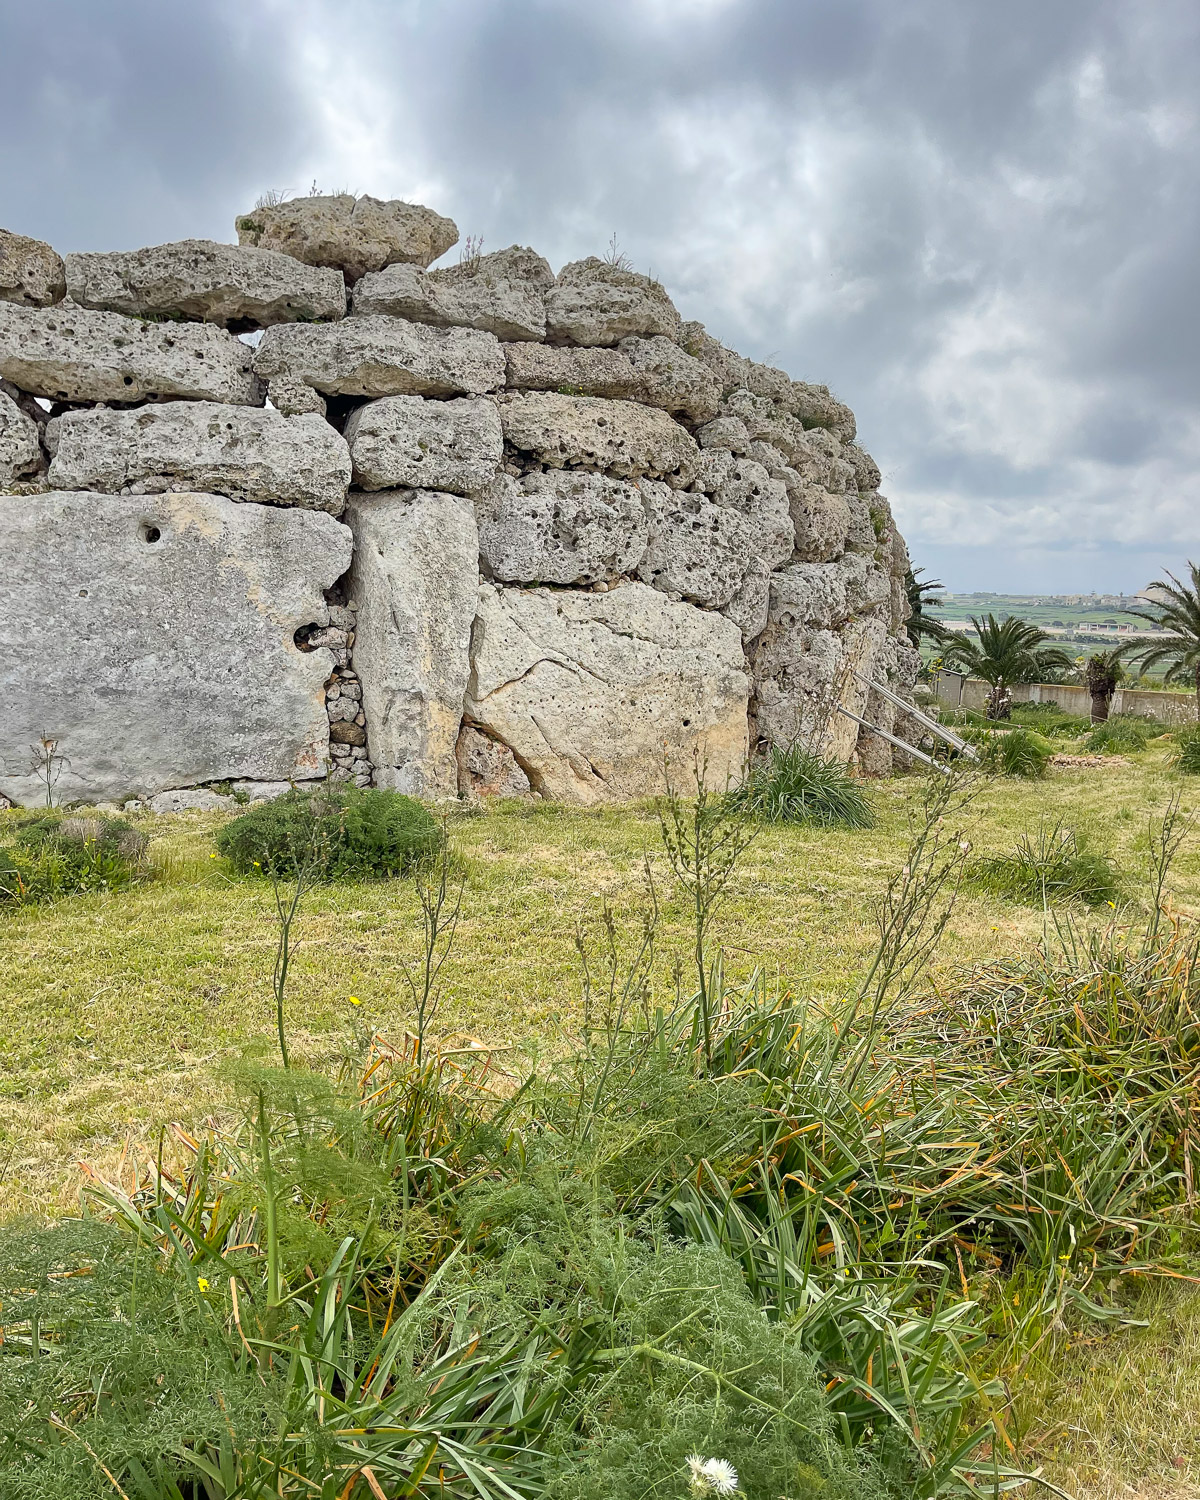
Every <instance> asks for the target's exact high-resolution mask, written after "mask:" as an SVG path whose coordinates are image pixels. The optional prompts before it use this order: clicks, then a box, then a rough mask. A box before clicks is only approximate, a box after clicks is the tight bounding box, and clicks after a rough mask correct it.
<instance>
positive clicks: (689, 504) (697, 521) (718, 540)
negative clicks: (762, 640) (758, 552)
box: [638, 480, 754, 609]
mask: <svg viewBox="0 0 1200 1500" xmlns="http://www.w3.org/2000/svg"><path fill="white" fill-rule="evenodd" d="M641 491H642V494H643V496H644V497H645V502H646V508H647V512H648V514H649V518H650V539H649V544H648V546H647V548H646V553H645V556H644V557H643V558H642V561H641V563H640V564H639V566H638V577H639V578H640V579H641V580H642V582H643V583H648V584H650V585H651V586H652V587H653V588H656V589H661V590H662V592H663V593H664V594H682V595H683V597H684V598H685V599H689V600H692V601H693V602H694V603H696V604H701V605H703V606H704V607H705V608H707V609H720V608H721V607H722V605H725V604H728V603H729V602H730V600H731V599H732V598H733V597H734V595H735V594H736V593H737V592H738V590H739V589H740V588H741V587H742V584H743V582H744V580H745V578H746V574H747V572H748V571H749V568H750V563H751V559H752V558H753V557H754V538H753V535H752V533H751V528H750V526H749V525H748V523H747V521H746V518H745V517H744V516H743V515H741V514H740V513H739V512H738V511H736V510H734V509H732V508H731V507H730V506H727V505H716V504H714V503H713V501H711V500H710V499H709V498H708V496H707V495H703V494H695V493H693V492H691V491H682V490H672V489H669V488H668V487H667V486H666V485H665V484H655V483H654V482H653V481H651V480H643V481H642V483H641Z"/></svg>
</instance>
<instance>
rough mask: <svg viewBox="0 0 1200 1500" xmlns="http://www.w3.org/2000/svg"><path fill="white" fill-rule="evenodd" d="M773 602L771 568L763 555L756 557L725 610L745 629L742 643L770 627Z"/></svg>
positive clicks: (724, 611) (726, 616) (754, 637)
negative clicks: (768, 622) (768, 624)
mask: <svg viewBox="0 0 1200 1500" xmlns="http://www.w3.org/2000/svg"><path fill="white" fill-rule="evenodd" d="M770 605H771V570H770V568H768V567H767V565H766V563H765V562H763V560H762V558H761V557H752V558H751V559H750V565H749V567H748V568H747V569H746V576H745V578H743V579H742V584H741V587H740V588H739V589H738V591H737V593H736V594H734V596H733V598H732V599H730V601H729V603H728V604H726V605H725V606H724V607H723V608H722V610H721V613H722V614H723V615H724V616H725V618H726V619H728V620H732V621H733V623H734V624H735V625H736V626H737V628H738V629H739V630H740V631H741V633H742V644H743V645H745V646H748V645H749V644H750V642H751V641H753V640H755V639H756V638H757V637H758V636H760V635H761V634H762V632H763V631H764V630H765V629H766V627H767V621H768V619H769V618H770Z"/></svg>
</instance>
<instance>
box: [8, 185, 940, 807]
mask: <svg viewBox="0 0 1200 1500" xmlns="http://www.w3.org/2000/svg"><path fill="white" fill-rule="evenodd" d="M236 228H237V234H238V240H239V243H238V244H237V245H224V244H218V243H215V242H213V241H210V240H184V241H181V242H179V243H176V244H167V245H157V246H152V247H149V248H147V249H144V250H138V251H132V252H128V251H122V252H112V253H108V252H88V253H86V254H76V255H68V256H66V257H65V261H64V260H63V259H60V258H59V256H58V255H56V254H55V252H54V251H53V250H52V249H51V248H50V247H49V246H48V245H44V244H41V243H39V242H38V241H36V240H32V239H29V238H27V237H24V236H21V235H18V234H13V233H8V232H6V231H0V521H2V525H3V532H2V534H3V537H4V555H5V565H4V568H3V570H0V653H2V655H0V695H2V705H0V707H2V713H0V797H3V798H6V799H8V800H11V801H13V802H18V803H31V802H35V801H38V800H40V799H41V798H43V797H44V795H45V785H44V769H45V768H44V763H43V764H42V765H39V752H38V750H37V748H36V747H37V746H38V745H39V743H40V742H41V741H43V740H44V739H52V740H54V741H55V742H56V753H57V755H58V756H59V757H60V759H59V760H58V762H57V763H56V770H57V777H58V780H57V785H56V789H55V790H56V795H57V797H58V798H59V799H60V800H80V801H83V800H88V801H101V800H103V801H123V800H125V799H127V798H140V799H150V800H152V803H153V805H154V806H156V807H176V806H188V805H220V804H219V801H216V800H214V794H213V793H212V792H211V791H196V790H191V789H195V788H204V787H206V786H208V787H211V786H212V785H213V784H214V783H224V782H230V781H232V782H233V783H234V784H235V786H236V787H239V788H241V789H242V790H243V791H245V793H246V794H247V795H272V794H275V793H277V792H278V791H279V790H280V789H282V788H284V787H286V786H287V785H289V784H290V783H293V782H296V781H304V782H310V781H314V780H317V779H319V778H321V777H324V776H330V777H333V778H334V779H338V780H345V781H353V782H354V783H356V784H357V785H360V786H363V785H370V784H376V785H381V786H390V787H397V788H400V789H403V790H407V791H413V792H416V793H418V794H421V795H432V796H439V795H454V794H456V793H458V794H471V793H477V794H480V795H490V794H493V793H502V794H513V793H521V792H529V791H533V792H536V793H539V794H541V795H543V796H546V797H555V798H561V799H564V800H569V801H576V802H582V803H593V802H598V801H605V800H614V799H620V798H631V797H639V796H644V795H647V794H653V793H655V792H657V791H658V790H660V788H661V784H662V770H663V756H664V754H666V755H667V756H668V757H669V759H670V761H671V762H672V764H673V765H674V766H675V767H676V768H678V770H679V771H680V773H681V774H683V772H684V769H685V768H686V767H688V766H690V765H692V764H693V763H694V761H695V759H696V756H697V754H699V756H701V757H703V758H704V759H705V760H706V761H707V765H708V774H709V775H710V777H713V778H715V779H717V780H719V781H721V782H724V781H725V780H726V779H727V778H729V779H736V778H737V777H738V776H739V775H740V773H741V771H742V768H743V766H744V764H745V761H746V757H747V755H748V754H749V753H751V752H753V751H755V750H759V749H762V748H763V747H765V746H769V745H783V744H787V743H790V742H791V741H792V740H794V739H795V738H797V737H804V738H806V739H808V740H809V741H811V742H815V743H819V744H821V745H822V747H823V748H824V749H825V751H826V752H827V753H829V754H832V755H836V756H838V757H839V758H840V759H842V760H846V761H855V762H856V763H857V764H858V765H859V766H860V767H861V768H862V769H863V770H864V771H865V772H868V773H882V772H884V771H887V770H888V769H890V767H891V761H892V752H891V749H890V747H889V746H888V744H887V742H886V741H884V740H882V739H879V738H878V737H876V736H872V735H871V734H870V733H869V732H868V731H867V730H866V729H863V728H860V726H859V724H858V723H857V722H856V721H855V720H854V719H851V718H848V717H846V716H845V715H841V714H838V713H837V712H835V711H834V710H835V706H836V705H837V704H839V703H840V704H841V705H842V706H843V707H844V708H846V709H849V710H850V711H851V712H852V713H854V714H856V715H858V716H859V718H861V719H865V720H866V721H867V722H868V723H871V724H877V725H878V726H879V727H881V728H884V729H887V730H889V731H893V732H897V733H901V732H902V726H901V729H899V730H898V729H896V716H895V709H894V707H893V706H892V705H891V704H889V703H888V702H887V701H886V700H884V699H883V698H882V696H881V695H880V694H878V693H875V692H873V691H872V689H871V687H870V684H871V682H872V681H881V682H884V683H886V684H887V685H888V686H890V687H891V689H892V690H893V691H894V692H898V693H899V694H901V695H902V696H907V695H908V694H909V692H910V690H911V687H912V683H913V681H914V679H915V672H916V667H917V658H916V654H915V653H914V652H913V651H912V650H911V648H910V647H909V645H908V643H907V639H906V637H905V633H904V621H905V617H906V614H907V596H906V592H905V587H904V581H905V575H906V572H907V568H908V557H907V553H906V550H905V546H904V542H903V540H902V538H901V537H900V534H899V532H898V531H897V529H896V526H895V523H894V521H893V519H892V515H891V511H890V509H889V507H888V503H887V501H886V499H884V497H883V496H882V495H881V494H880V493H879V483H880V477H879V470H878V469H877V467H876V466H875V464H874V463H873V462H872V460H871V459H870V457H869V456H868V455H867V454H866V453H865V452H864V451H863V450H862V449H861V448H860V447H859V446H858V444H857V442H856V434H855V424H854V417H853V414H852V413H851V412H850V411H849V410H848V409H847V408H846V407H845V406H843V405H842V404H841V403H840V402H838V401H836V400H835V399H834V398H833V397H832V396H831V395H830V393H829V391H828V390H827V389H826V388H825V387H824V386H820V385H809V384H805V383H803V382H799V381H795V380H792V379H791V378H790V377H789V376H788V375H786V374H784V373H783V372H782V371H781V370H776V369H772V368H770V367H768V366H766V365H761V364H757V363H755V362H754V361H752V360H748V359H744V358H742V357H741V356H740V355H738V354H735V353H734V352H733V351H732V350H729V349H726V348H725V347H724V346H723V345H722V344H720V343H719V342H718V341H717V340H716V339H714V338H712V337H710V336H709V335H708V334H707V333H706V332H705V329H704V327H703V325H701V324H699V323H689V322H685V321H684V320H683V319H682V318H681V317H680V315H679V312H678V311H677V310H676V308H675V307H674V305H673V304H672V302H671V299H670V297H669V296H668V294H667V292H666V291H665V290H664V288H663V287H662V286H661V285H659V283H658V282H656V281H654V280H652V279H650V278H649V277H647V276H642V275H639V274H637V273H636V272H634V271H632V270H629V269H628V268H626V267H625V266H623V265H619V264H617V265H614V264H612V263H610V262H609V261H605V260H600V259H596V258H595V257H591V258H588V259H586V260H582V261H577V262H574V263H573V264H571V265H567V266H564V267H563V268H562V269H561V270H560V271H559V272H558V273H557V275H556V274H555V273H554V271H553V270H552V269H551V267H550V266H549V264H548V263H547V262H546V261H545V260H544V259H543V258H542V257H541V256H540V255H538V254H537V253H536V252H535V251H533V250H531V249H528V248H526V247H523V246H512V247H511V248H509V249H507V250H501V251H498V252H496V253H494V254H488V255H481V254H478V253H468V254H465V255H463V256H462V258H461V259H460V261H459V262H458V264H450V265H446V266H443V267H437V268H434V269H432V270H431V269H430V266H431V265H432V263H433V262H434V261H435V260H437V259H438V258H439V257H440V256H442V255H444V254H445V253H446V252H447V251H448V250H449V249H450V248H451V247H452V246H453V245H454V244H455V242H456V241H457V238H458V232H457V229H456V227H455V226H454V224H453V223H452V222H451V221H450V220H449V219H446V218H444V217H443V216H441V215H439V214H436V213H434V212H433V211H432V210H430V209H427V208H424V207H421V206H420V205H415V204H406V203H401V202H382V201H380V200H377V199H373V198H366V197H360V198H355V197H352V196H350V195H347V194H342V195H338V196H335V197H311V198H305V199H297V200H294V201H290V202H286V203H282V204H275V205H269V206H260V207H258V208H255V209H253V210H251V211H250V212H248V213H246V214H243V215H241V216H240V217H239V218H238V220H237V224H236ZM901 717H903V716H901ZM42 760H43V762H44V755H43V756H42Z"/></svg>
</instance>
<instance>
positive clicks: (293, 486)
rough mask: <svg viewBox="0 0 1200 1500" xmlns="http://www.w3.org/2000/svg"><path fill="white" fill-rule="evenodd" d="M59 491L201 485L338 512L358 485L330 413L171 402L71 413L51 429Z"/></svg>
mask: <svg viewBox="0 0 1200 1500" xmlns="http://www.w3.org/2000/svg"><path fill="white" fill-rule="evenodd" d="M46 441H47V445H48V447H49V448H50V451H51V453H52V454H53V455H54V456H53V458H52V459H51V462H50V483H51V484H52V485H53V486H54V488H55V489H60V490H105V491H107V492H109V493H110V494H115V493H117V492H118V491H120V490H131V491H132V492H133V493H134V494H139V495H146V494H153V493H156V492H162V491H168V490H182V491H194V490H200V491H204V492H207V493H211V494H217V495H227V496H228V497H229V498H230V499H231V500H252V501H258V502H261V503H265V504H270V505H300V506H305V507H307V508H308V509H311V510H327V511H329V512H330V514H332V515H335V516H336V515H339V514H340V513H341V509H342V506H343V505H344V504H345V500H346V490H347V488H348V487H349V484H350V451H349V449H348V448H347V446H346V440H345V438H343V437H342V436H341V435H340V434H339V433H337V432H336V431H335V430H334V429H333V428H332V427H331V426H330V425H329V423H328V422H326V421H325V420H324V419H323V418H322V417H315V416H312V417H284V416H281V415H280V414H279V412H277V411H269V410H267V409H265V408H262V407H247V406H220V405H218V404H217V403H216V402H213V401H169V402H165V403H163V404H162V405H160V406H143V407H140V408H139V409H138V410H137V411H109V410H107V409H106V408H105V407H97V408H96V409H95V410H93V411H72V412H66V413H64V415H63V416H61V417H56V418H55V419H54V421H52V422H51V423H50V424H49V426H48V428H47V431H46Z"/></svg>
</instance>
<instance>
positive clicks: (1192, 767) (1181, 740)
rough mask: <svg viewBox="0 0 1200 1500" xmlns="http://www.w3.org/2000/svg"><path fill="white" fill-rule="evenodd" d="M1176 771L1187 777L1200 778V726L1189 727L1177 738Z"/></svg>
mask: <svg viewBox="0 0 1200 1500" xmlns="http://www.w3.org/2000/svg"><path fill="white" fill-rule="evenodd" d="M1175 745H1176V750H1175V755H1174V759H1173V764H1174V766H1175V769H1176V770H1178V771H1181V772H1182V773H1183V774H1184V775H1185V776H1200V724H1192V725H1189V726H1188V728H1186V729H1181V730H1179V732H1178V733H1177V734H1176V736H1175Z"/></svg>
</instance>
